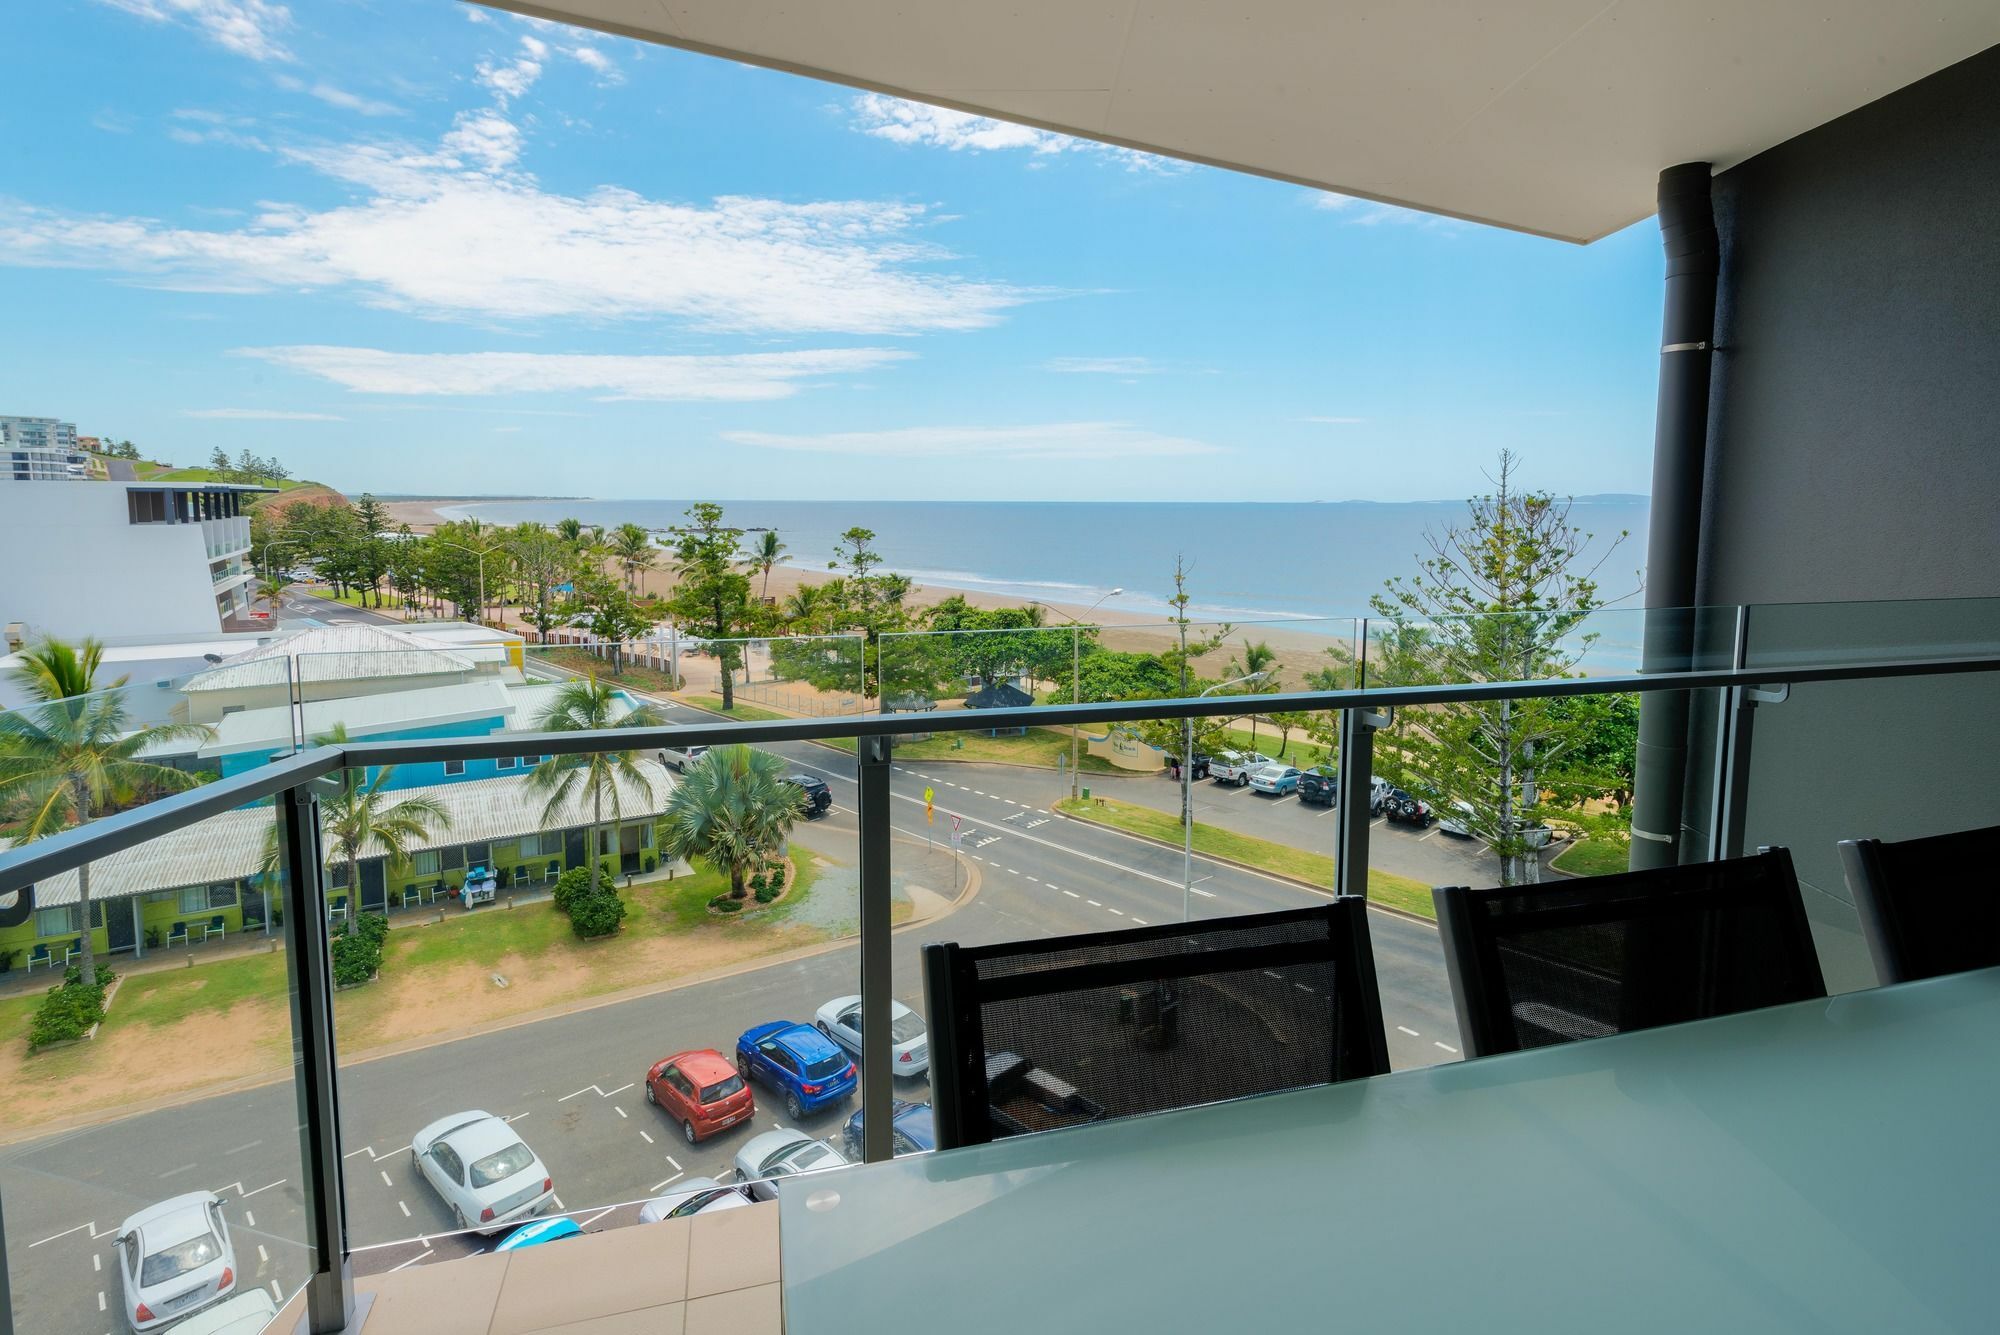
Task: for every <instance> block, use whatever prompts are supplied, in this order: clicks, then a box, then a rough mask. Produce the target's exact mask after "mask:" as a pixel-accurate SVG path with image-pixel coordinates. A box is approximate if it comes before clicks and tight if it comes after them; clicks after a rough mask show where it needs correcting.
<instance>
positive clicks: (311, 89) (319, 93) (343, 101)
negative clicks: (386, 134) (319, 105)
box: [277, 74, 403, 116]
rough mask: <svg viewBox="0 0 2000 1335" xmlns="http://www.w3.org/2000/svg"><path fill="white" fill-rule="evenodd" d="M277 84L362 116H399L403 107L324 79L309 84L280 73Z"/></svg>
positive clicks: (286, 89) (292, 91) (290, 90)
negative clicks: (349, 89) (364, 95)
mask: <svg viewBox="0 0 2000 1335" xmlns="http://www.w3.org/2000/svg"><path fill="white" fill-rule="evenodd" d="M277 84H278V87H280V88H282V89H284V90H285V91H286V92H289V93H304V94H305V95H306V96H308V97H316V98H318V99H319V100H320V101H322V102H324V103H326V104H327V105H328V106H330V107H339V108H340V109H341V110H342V111H352V112H356V113H358V114H360V115H363V116H400V115H402V113H403V109H402V108H401V107H399V106H396V105H394V104H393V103H389V102H378V101H376V100H375V99H374V98H372V97H363V96H361V95H360V94H359V93H350V92H348V91H347V90H346V89H345V88H339V87H336V86H335V85H333V84H330V83H328V82H326V81H325V80H324V79H322V80H320V81H319V82H317V83H310V84H309V83H307V82H306V81H305V80H304V79H297V78H293V77H292V76H291V75H289V74H280V75H279V76H278V78H277Z"/></svg>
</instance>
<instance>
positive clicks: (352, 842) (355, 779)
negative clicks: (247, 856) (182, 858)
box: [264, 723, 451, 907]
mask: <svg viewBox="0 0 2000 1335" xmlns="http://www.w3.org/2000/svg"><path fill="white" fill-rule="evenodd" d="M347 740H348V736H347V725H346V724H344V723H336V724H334V725H333V727H332V728H331V729H329V730H328V731H326V732H323V733H321V734H320V735H319V736H317V737H315V738H313V739H312V744H313V745H314V746H338V745H341V744H343V743H345V742H346V741H347ZM395 772H396V767H395V766H394V765H384V766H382V767H381V768H380V769H378V770H376V771H375V776H374V778H372V779H371V778H369V777H368V775H367V773H366V772H365V771H357V770H352V769H345V770H342V771H341V772H340V792H339V794H338V795H336V796H333V797H323V798H321V799H320V803H319V831H320V849H321V852H322V854H323V855H324V856H325V858H326V863H327V865H328V866H333V865H335V864H338V865H340V866H343V867H345V868H347V893H348V894H350V895H352V896H353V897H354V904H355V906H356V907H359V905H360V903H361V859H362V858H364V857H376V856H381V857H385V858H387V859H388V860H389V861H391V862H408V861H409V860H410V854H411V853H412V852H414V851H415V848H416V845H417V844H418V842H420V841H422V840H426V839H429V838H430V837H431V836H433V835H438V834H442V833H444V832H445V831H446V830H448V829H450V828H451V814H450V813H449V812H447V811H446V810H445V809H444V803H442V802H440V801H438V800H437V799H436V798H435V797H423V796H415V797H404V798H398V799H395V800H391V798H390V796H389V777H390V776H391V775H392V774H394V773H395ZM278 867H279V860H278V824H277V822H276V821H273V822H271V828H270V830H269V831H268V832H267V833H266V834H265V836H264V872H265V874H266V875H274V874H276V872H277V871H278Z"/></svg>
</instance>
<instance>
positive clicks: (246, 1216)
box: [243, 1210, 257, 1228]
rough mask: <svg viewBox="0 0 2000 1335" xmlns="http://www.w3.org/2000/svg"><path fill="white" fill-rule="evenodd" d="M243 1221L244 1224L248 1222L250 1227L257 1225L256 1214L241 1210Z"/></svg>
mask: <svg viewBox="0 0 2000 1335" xmlns="http://www.w3.org/2000/svg"><path fill="white" fill-rule="evenodd" d="M243 1222H244V1223H245V1224H248V1225H249V1226H250V1227H251V1228H255V1227H257V1216H256V1215H254V1214H252V1213H251V1212H250V1211H248V1210H245V1211H244V1212H243Z"/></svg>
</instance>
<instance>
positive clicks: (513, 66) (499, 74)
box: [478, 36, 549, 106]
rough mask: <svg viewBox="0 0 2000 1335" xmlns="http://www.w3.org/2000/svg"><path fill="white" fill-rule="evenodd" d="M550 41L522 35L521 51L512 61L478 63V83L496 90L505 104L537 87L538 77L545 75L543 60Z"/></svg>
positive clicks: (495, 94) (496, 94)
mask: <svg viewBox="0 0 2000 1335" xmlns="http://www.w3.org/2000/svg"><path fill="white" fill-rule="evenodd" d="M548 54H549V44H548V43H547V42H544V41H542V40H541V39H540V38H539V37H527V36H524V37H522V38H521V54H520V55H518V56H516V57H515V58H514V59H513V60H511V61H505V62H496V61H491V60H482V61H480V62H479V75H478V77H479V82H481V83H482V84H485V85H486V86H487V87H488V88H490V89H492V90H493V95H494V96H495V97H497V98H499V99H500V104H501V105H502V106H505V105H506V104H507V102H508V100H509V99H511V98H516V97H519V96H520V95H521V94H523V93H525V92H527V91H528V90H529V89H530V88H533V87H534V86H535V80H537V79H539V78H541V77H542V62H543V61H544V60H546V59H547V58H548Z"/></svg>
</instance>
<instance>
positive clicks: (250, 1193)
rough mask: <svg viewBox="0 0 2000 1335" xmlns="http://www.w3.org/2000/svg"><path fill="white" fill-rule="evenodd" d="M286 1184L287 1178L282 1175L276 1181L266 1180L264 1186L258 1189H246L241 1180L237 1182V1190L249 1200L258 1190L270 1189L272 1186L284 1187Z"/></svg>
mask: <svg viewBox="0 0 2000 1335" xmlns="http://www.w3.org/2000/svg"><path fill="white" fill-rule="evenodd" d="M284 1185H285V1179H284V1178H282V1177H281V1178H279V1179H278V1180H277V1181H276V1182H266V1183H265V1184H264V1185H263V1186H261V1187H259V1188H257V1191H244V1190H243V1184H242V1183H241V1182H238V1183H237V1184H236V1190H237V1193H238V1194H239V1195H240V1196H241V1197H242V1199H244V1200H246V1201H247V1200H249V1199H250V1198H251V1197H252V1196H255V1195H256V1194H257V1192H258V1191H269V1190H270V1189H271V1188H272V1187H282V1186H284Z"/></svg>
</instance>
